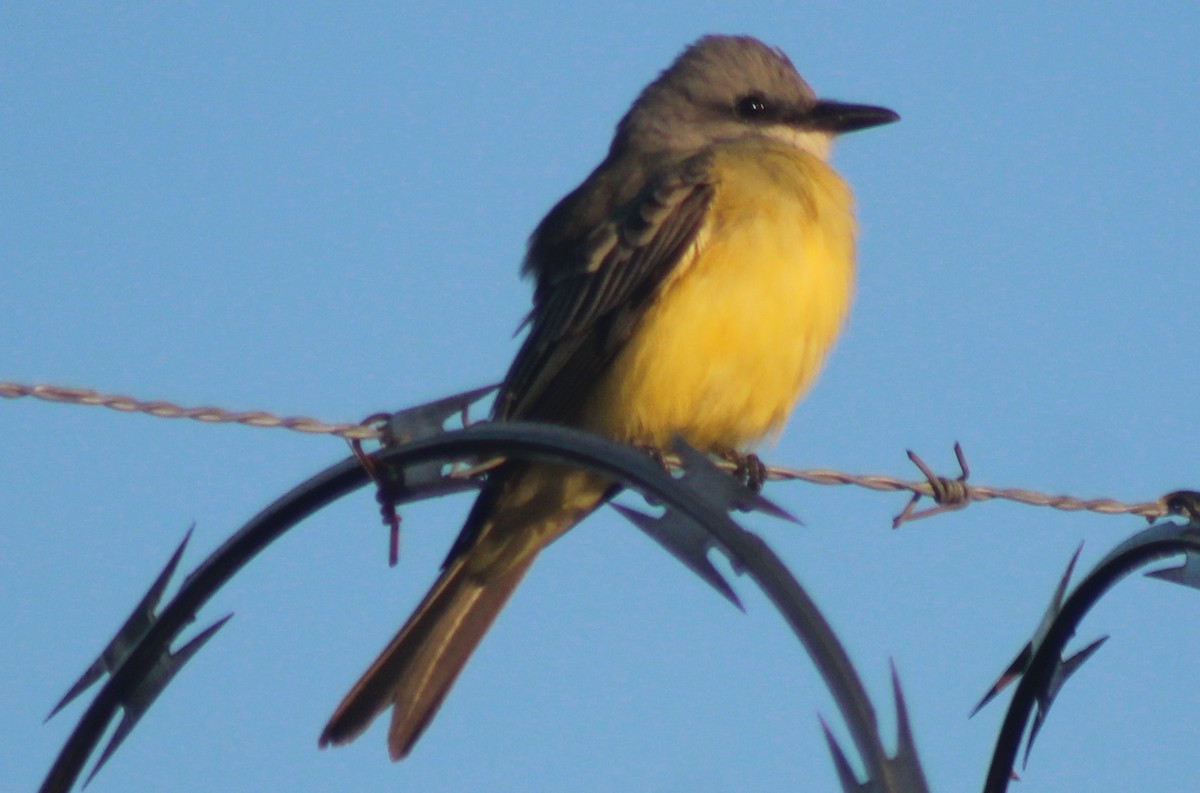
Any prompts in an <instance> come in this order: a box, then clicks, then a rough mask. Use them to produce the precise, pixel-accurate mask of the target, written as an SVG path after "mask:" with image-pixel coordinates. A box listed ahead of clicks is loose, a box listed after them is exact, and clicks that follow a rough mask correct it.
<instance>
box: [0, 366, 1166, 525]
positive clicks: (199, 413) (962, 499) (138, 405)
mask: <svg viewBox="0 0 1200 793" xmlns="http://www.w3.org/2000/svg"><path fill="white" fill-rule="evenodd" d="M0 397H3V398H6V399H20V398H23V397H32V398H33V399H41V400H44V401H46V402H59V403H64V404H71V405H89V406H97V407H106V408H110V409H112V410H119V411H121V412H124V413H144V414H147V415H150V416H156V417H158V418H181V419H192V420H194V421H202V422H205V423H207V424H243V425H247V426H251V427H264V428H272V429H274V428H279V429H288V430H292V431H294V432H304V433H309V434H313V435H333V436H336V437H339V438H345V439H346V440H350V441H364V440H379V439H380V432H379V430H378V429H377V428H376V426H374V425H373V424H366V423H357V424H331V423H328V422H325V421H321V420H319V419H314V418H309V417H307V416H278V415H276V414H274V413H270V412H267V411H262V410H252V411H231V410H226V409H225V408H220V407H215V406H211V405H205V406H200V407H191V408H189V407H183V406H180V405H176V404H174V403H172V402H165V401H161V400H158V401H144V400H139V399H135V398H133V397H130V396H125V395H122V394H103V393H100V392H98V391H94V390H92V389H88V388H71V387H67V386H57V385H24V384H21V383H10V382H2V381H0ZM956 452H957V453H958V457H959V462H960V464H962V466H963V472H962V475H961V476H959V477H957V478H954V479H951V478H948V477H940V476H936V475H934V474H933V473H932V472H931V471H930V470H929V469H928V468H927V467H926V466H925V464H924V463H923V462H922V461H921V459H920V458H919V457H917V456H916V455H915V454H913V453H912V452H909V457H910V459H912V461H913V462H914V463H915V464H916V465H917V467H918V468H920V469H921V471H922V472H923V473H924V474H925V476H926V480H925V481H910V480H906V479H900V478H898V477H894V476H889V475H886V474H852V473H847V472H844V471H836V470H832V469H823V468H817V469H795V468H787V467H784V466H775V465H768V466H766V467H765V471H766V478H767V479H769V480H773V481H800V482H808V483H810V484H814V485H853V486H855V487H861V488H865V489H867V490H875V491H881V492H901V491H903V492H908V493H912V494H913V499H912V501H911V502H910V503H909V506H908V507H907V508H906V509H905V511H904V512H903V513H901V514H900V515H898V516H897V517H896V519H895V521H894V522H893V526H899V525H900V524H901V523H904V522H906V521H909V520H915V519H918V518H922V517H928V516H929V515H932V514H936V513H938V512H942V511H946V510H947V509H958V508H962V507H965V506H966V505H967V504H968V503H972V502H978V501H990V500H992V499H1001V500H1004V501H1012V502H1016V503H1019V504H1025V505H1028V506H1034V507H1049V508H1051V509H1057V510H1062V511H1066V512H1096V513H1100V514H1104V515H1140V516H1142V517H1144V518H1147V519H1151V520H1152V519H1156V518H1159V517H1161V516H1163V515H1164V514H1166V513H1167V511H1168V510H1167V509H1166V506H1165V504H1164V502H1163V499H1158V500H1156V501H1142V502H1135V503H1127V502H1123V501H1118V500H1116V499H1112V498H1087V499H1085V498H1079V497H1077V496H1070V495H1065V494H1064V495H1052V494H1048V493H1041V492H1038V491H1036V490H1028V489H1025V488H1014V487H989V486H987V485H970V484H967V482H966V476H967V469H966V465H965V462H966V461H965V459H964V458H963V456H962V454H961V449H958V448H957V446H956ZM729 465H730V466H732V463H730V464H729ZM922 497H927V498H932V499H933V500H934V501H935V502H936V503H937V504H938V505H939V506H938V507H934V508H932V509H928V510H924V511H923V512H918V513H914V512H912V506H913V505H914V504H915V503H916V502H917V500H918V499H919V498H922Z"/></svg>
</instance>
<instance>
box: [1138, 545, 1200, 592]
mask: <svg viewBox="0 0 1200 793" xmlns="http://www.w3.org/2000/svg"><path fill="white" fill-rule="evenodd" d="M1146 576H1147V577H1148V578H1157V579H1160V580H1162V581H1170V582H1171V583H1173V584H1182V585H1183V586H1189V587H1192V588H1193V589H1200V554H1197V553H1195V552H1194V551H1189V552H1188V553H1187V554H1186V555H1185V556H1184V558H1183V564H1181V565H1179V566H1177V567H1164V568H1162V569H1161V570H1151V571H1150V572H1148V573H1146Z"/></svg>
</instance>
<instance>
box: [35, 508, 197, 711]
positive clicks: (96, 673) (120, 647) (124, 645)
mask: <svg viewBox="0 0 1200 793" xmlns="http://www.w3.org/2000/svg"><path fill="white" fill-rule="evenodd" d="M195 528H196V527H195V526H194V525H193V526H191V527H189V528H188V530H187V533H185V534H184V535H183V541H182V542H180V543H179V547H177V548H176V549H175V553H173V554H171V558H170V559H169V560H167V564H166V565H165V566H164V567H163V569H162V571H161V572H160V573H159V574H158V577H157V578H155V579H154V583H152V584H151V585H150V588H149V589H148V590H147V591H146V594H145V595H144V596H143V597H142V599H141V600H140V601H138V604H137V605H136V606H134V608H133V612H132V613H131V614H130V615H129V618H128V619H127V620H125V624H123V625H122V626H121V627H120V629H119V630H118V631H117V633H116V635H115V636H113V638H112V640H111V641H110V642H109V643H108V645H107V646H105V648H104V649H103V650H102V651H101V652H100V655H99V657H97V658H96V660H95V661H94V662H92V665H91V666H89V667H88V668H87V671H85V672H84V673H83V674H82V675H80V677H79V679H78V680H76V681H75V684H74V685H73V686H71V688H70V690H69V691H67V693H66V694H64V695H63V698H62V699H60V700H59V701H58V704H57V705H55V706H54V709H53V710H51V711H50V715H48V716H46V721H49V720H50V719H52V718H53V717H54V714H56V713H58V712H59V711H60V710H62V709H63V708H64V707H66V706H67V705H68V704H69V703H70V702H71V701H72V700H74V699H75V698H76V697H78V696H79V695H80V694H82V693H83V692H84V691H86V690H87V689H88V688H90V687H91V685H92V684H93V683H95V682H96V681H97V680H99V679H100V678H101V677H103V675H104V673H105V672H112V671H113V670H114V669H116V668H117V667H118V666H120V665H121V663H122V662H124V660H125V657H126V656H127V655H128V654H129V651H130V650H131V649H132V648H133V647H134V646H136V645H137V643H138V642H139V641H141V639H142V637H143V636H145V635H146V632H147V631H149V630H150V627H151V626H152V625H153V624H154V609H155V608H156V607H157V606H158V602H159V601H160V600H161V599H162V594H163V592H164V591H165V590H166V588H167V583H168V582H169V581H170V580H171V576H172V575H173V574H174V573H175V568H176V567H177V566H178V565H179V560H180V559H181V558H183V551H184V549H185V548H187V544H188V541H189V540H190V539H191V538H192V531H193V529H195Z"/></svg>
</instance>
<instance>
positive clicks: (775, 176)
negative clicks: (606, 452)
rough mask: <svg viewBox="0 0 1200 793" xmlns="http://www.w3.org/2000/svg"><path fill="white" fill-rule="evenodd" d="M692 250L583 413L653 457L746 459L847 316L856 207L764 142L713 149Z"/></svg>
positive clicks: (820, 173)
mask: <svg viewBox="0 0 1200 793" xmlns="http://www.w3.org/2000/svg"><path fill="white" fill-rule="evenodd" d="M712 169H713V170H712V177H713V183H714V186H715V193H714V196H713V199H712V203H711V205H710V208H709V212H708V215H707V217H706V219H705V223H704V226H703V228H702V230H701V232H700V234H699V235H698V237H697V240H696V243H695V244H694V245H693V246H692V248H691V249H690V250H689V252H688V254H687V255H686V256H685V257H684V260H683V261H681V262H680V264H679V265H678V267H677V268H676V270H675V271H674V272H673V273H672V275H671V276H670V278H669V280H668V282H667V283H665V284H664V285H663V287H662V289H661V291H660V293H659V295H658V297H657V298H656V301H655V303H654V304H653V305H652V306H651V307H650V308H649V310H648V311H647V313H646V314H645V316H644V317H643V318H642V319H641V321H640V322H639V324H638V326H637V327H636V329H635V330H634V335H633V336H632V338H630V340H629V341H628V342H627V344H626V346H625V347H624V348H623V349H622V350H621V352H620V353H619V354H618V356H617V358H616V359H615V360H614V362H613V364H612V366H611V368H610V369H609V371H608V372H607V373H606V375H605V376H604V378H603V379H602V382H601V383H599V384H598V388H597V389H596V391H595V392H594V394H593V396H592V397H591V399H590V401H589V403H588V407H587V408H586V409H585V411H584V420H585V423H586V424H587V426H588V427H589V428H590V429H592V430H593V431H595V432H599V433H601V434H603V435H608V436H610V437H614V438H616V439H618V440H621V441H625V442H630V443H639V444H651V445H655V446H659V447H662V446H664V445H665V444H668V443H669V442H670V441H671V440H672V438H673V437H674V436H676V435H682V436H683V437H684V438H685V439H686V440H687V441H688V442H689V443H691V444H692V445H693V446H696V447H698V448H701V449H707V450H717V449H744V448H746V447H747V446H750V445H753V444H754V443H756V442H757V441H759V440H761V439H762V438H764V437H765V436H767V435H769V434H771V433H774V432H777V431H778V430H780V429H781V428H782V426H783V424H784V422H785V420H786V419H787V416H788V413H789V412H790V411H791V409H792V406H793V405H794V404H795V403H796V401H797V400H798V399H799V398H800V396H801V395H802V394H803V393H804V392H805V391H806V390H807V388H808V387H809V386H810V385H811V384H812V382H813V380H814V378H815V377H816V375H817V373H818V371H819V369H820V367H821V363H822V361H823V360H824V358H825V355H826V353H827V352H828V351H829V349H830V348H831V347H832V345H833V343H834V341H835V339H836V338H837V335H838V333H839V331H840V329H841V326H842V324H843V321H844V319H845V316H846V313H847V310H848V309H849V306H850V300H851V294H852V291H853V279H854V234H855V226H854V218H853V198H852V196H851V194H850V189H849V188H848V187H847V186H846V184H845V182H843V181H842V180H841V178H840V177H838V175H837V174H836V173H835V172H834V171H833V169H832V168H830V167H829V166H828V165H827V164H826V163H825V162H823V161H822V160H820V159H818V158H816V157H814V156H812V155H809V154H807V153H804V152H801V151H799V150H797V149H795V148H793V147H789V146H786V145H783V144H780V143H776V142H772V141H768V140H763V139H758V138H755V139H746V140H742V141H737V142H732V143H728V144H724V145H722V147H721V148H720V149H719V150H718V151H717V152H716V156H715V158H714V161H713V166H712Z"/></svg>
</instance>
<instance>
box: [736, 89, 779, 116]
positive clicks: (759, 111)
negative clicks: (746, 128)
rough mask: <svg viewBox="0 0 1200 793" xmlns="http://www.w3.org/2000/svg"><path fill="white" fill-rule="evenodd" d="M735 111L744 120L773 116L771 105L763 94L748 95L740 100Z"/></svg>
mask: <svg viewBox="0 0 1200 793" xmlns="http://www.w3.org/2000/svg"><path fill="white" fill-rule="evenodd" d="M734 109H735V110H736V111H737V114H738V115H739V116H741V117H742V118H746V119H755V118H765V117H766V116H769V115H770V114H771V103H770V102H768V101H767V98H766V97H765V96H763V95H762V94H758V93H754V94H746V95H745V96H743V97H741V98H740V99H738V101H737V105H735V107H734Z"/></svg>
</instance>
